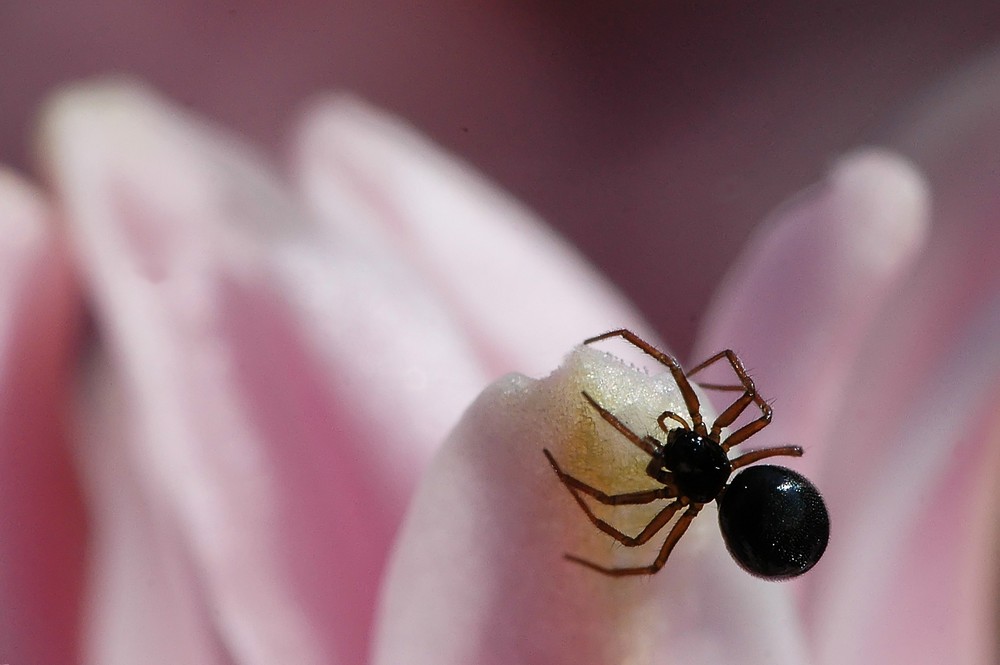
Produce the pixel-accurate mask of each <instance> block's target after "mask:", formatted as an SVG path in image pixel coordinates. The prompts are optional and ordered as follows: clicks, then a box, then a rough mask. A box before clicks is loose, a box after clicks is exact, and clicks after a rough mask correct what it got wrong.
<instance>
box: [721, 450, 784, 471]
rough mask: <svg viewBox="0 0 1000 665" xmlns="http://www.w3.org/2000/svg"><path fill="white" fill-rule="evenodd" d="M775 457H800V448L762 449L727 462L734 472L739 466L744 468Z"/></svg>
mask: <svg viewBox="0 0 1000 665" xmlns="http://www.w3.org/2000/svg"><path fill="white" fill-rule="evenodd" d="M777 455H787V456H788V457H802V446H778V447H777V448H764V449H763V450H751V451H750V452H747V453H743V454H742V455H740V456H739V457H734V458H733V459H731V460H729V464H730V465H731V466H732V467H733V471H735V470H736V469H738V468H740V467H741V466H746V465H747V464H753V463H754V462H756V461H758V460H762V459H765V458H767V457H775V456H777Z"/></svg>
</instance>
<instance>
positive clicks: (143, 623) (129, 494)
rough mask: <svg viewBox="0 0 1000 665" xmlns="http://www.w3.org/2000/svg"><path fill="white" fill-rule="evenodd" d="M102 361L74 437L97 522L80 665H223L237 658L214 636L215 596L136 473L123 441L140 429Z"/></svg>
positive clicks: (91, 376)
mask: <svg viewBox="0 0 1000 665" xmlns="http://www.w3.org/2000/svg"><path fill="white" fill-rule="evenodd" d="M106 360H107V359H106V358H104V357H101V358H99V359H98V360H97V361H96V362H91V363H90V366H89V367H88V368H87V371H86V377H85V381H83V382H82V384H83V385H82V388H83V390H82V391H81V395H80V396H81V400H80V402H81V404H80V407H81V408H80V416H81V417H80V419H79V423H78V425H79V426H78V428H77V432H76V434H77V436H76V438H77V447H78V451H79V455H78V458H79V464H80V466H81V468H82V470H83V473H84V477H85V479H86V485H87V490H88V494H89V496H88V507H89V509H90V511H91V513H92V514H93V515H94V519H93V523H94V526H95V528H94V530H93V533H92V536H91V541H92V546H91V549H92V555H91V558H90V564H89V568H90V571H89V578H90V579H89V582H90V589H89V594H88V596H89V598H88V602H87V608H86V615H85V616H86V623H87V625H86V626H85V627H84V634H85V638H86V639H85V642H86V643H85V644H84V645H83V649H82V651H83V657H82V659H80V660H81V661H82V662H86V663H94V664H95V665H97V664H100V665H126V664H127V663H145V664H147V665H174V664H176V663H200V664H205V665H209V664H213V665H225V664H227V663H230V662H232V661H231V660H229V658H228V656H227V654H226V653H225V650H224V649H223V648H222V645H221V644H220V643H219V641H218V636H217V635H216V634H215V627H214V625H213V618H212V615H211V611H210V607H211V599H210V598H207V597H206V596H205V594H204V588H203V587H202V585H201V580H200V578H199V576H198V575H197V570H196V566H195V563H194V562H193V561H192V559H191V556H190V554H189V551H188V549H187V547H186V546H185V544H184V538H183V534H182V533H181V531H180V529H179V528H178V525H177V522H176V520H175V519H173V516H172V515H170V514H169V513H168V512H167V511H165V510H163V509H162V506H157V505H153V504H154V502H151V501H150V500H149V498H148V496H147V493H146V492H144V491H143V488H142V487H141V486H140V483H139V482H138V479H137V478H136V477H135V474H134V473H133V472H132V468H133V466H134V464H133V461H132V459H131V458H130V450H129V446H128V445H127V440H128V438H129V436H130V434H131V432H132V431H133V430H134V423H132V422H131V420H130V418H129V416H128V411H127V406H128V402H127V400H126V399H125V396H124V395H123V394H121V392H122V391H121V385H120V381H117V380H116V377H115V376H114V375H113V372H112V370H111V368H110V367H109V366H108V363H107V361H106ZM73 662H77V661H76V660H75V659H74V661H73Z"/></svg>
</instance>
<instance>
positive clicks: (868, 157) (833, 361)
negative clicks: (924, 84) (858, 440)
mask: <svg viewBox="0 0 1000 665" xmlns="http://www.w3.org/2000/svg"><path fill="white" fill-rule="evenodd" d="M927 213H928V193H927V189H926V185H925V183H924V182H923V181H922V179H921V178H920V176H919V175H918V174H917V173H916V172H915V171H914V170H913V168H912V167H911V166H910V165H908V164H907V163H906V162H905V161H904V160H902V159H901V158H900V157H898V156H895V155H893V154H892V153H889V152H887V151H879V150H867V151H861V152H857V153H855V154H852V155H850V156H847V157H845V158H843V159H841V160H840V161H839V162H838V163H837V164H836V165H835V167H834V168H833V170H832V172H831V173H830V175H829V177H828V178H827V179H826V180H825V181H824V182H822V183H820V184H819V185H816V186H815V187H813V188H811V189H809V190H807V191H806V192H804V193H802V194H801V195H799V197H797V198H796V199H793V200H792V201H791V202H790V203H788V204H786V205H785V206H784V207H782V208H781V209H779V210H778V211H777V212H776V213H775V215H774V217H773V218H772V219H771V220H769V221H768V222H767V223H766V224H764V225H763V226H762V227H761V228H760V229H759V230H758V232H757V234H756V235H755V236H754V238H753V239H752V240H751V241H750V243H749V244H748V245H747V247H746V249H745V250H744V252H743V254H742V255H741V258H740V259H739V260H738V261H737V263H736V264H735V265H734V266H733V268H732V269H731V270H730V272H729V274H728V276H727V277H726V279H725V281H724V283H723V285H722V287H721V288H720V291H719V293H718V295H717V296H716V298H715V299H714V301H713V303H712V305H711V307H710V308H709V311H708V314H707V315H706V320H705V323H704V325H703V332H702V334H701V335H700V336H699V340H698V344H697V346H696V350H695V354H696V355H695V357H694V358H693V359H692V360H694V361H699V360H701V359H702V358H705V357H708V356H709V355H711V354H713V353H715V352H717V351H719V350H720V349H724V348H731V349H734V350H735V351H736V352H737V353H738V354H739V355H740V357H741V359H742V360H743V362H744V363H745V364H746V365H747V368H748V369H749V370H750V372H751V374H752V376H753V378H754V380H755V382H756V385H757V388H758V389H759V390H760V392H761V394H762V395H763V396H764V397H765V398H766V399H768V400H769V401H771V402H772V404H773V407H774V421H773V422H772V424H771V425H770V426H769V427H768V428H767V429H766V430H764V431H763V432H762V433H761V434H759V435H757V436H756V437H755V438H754V439H753V440H752V442H751V444H764V443H772V442H780V443H797V444H800V445H802V446H803V447H804V448H805V449H806V456H805V458H803V459H802V460H801V461H800V462H795V463H794V464H795V465H797V466H798V467H799V468H800V469H803V470H805V471H806V472H807V473H808V472H811V470H815V469H818V468H820V467H821V466H822V461H823V458H824V457H825V456H826V455H828V454H837V453H836V452H835V451H834V450H831V448H832V446H821V445H818V444H819V443H820V439H821V437H822V436H823V435H824V434H825V433H826V431H827V429H828V428H829V427H830V425H831V423H832V422H833V418H834V414H835V413H836V407H837V405H838V404H839V403H840V400H842V399H843V397H844V394H845V393H846V392H847V391H849V390H850V389H851V386H850V384H849V383H848V382H847V380H846V379H847V377H848V376H849V375H850V372H851V371H852V369H853V368H854V363H855V362H856V360H857V353H858V347H859V346H860V344H861V343H862V341H863V340H864V339H865V335H866V334H867V333H868V332H869V331H870V329H871V326H872V322H873V319H874V318H875V317H876V316H877V315H878V314H879V313H880V312H881V310H882V308H883V307H884V304H885V300H886V299H887V298H889V297H891V296H892V295H893V294H894V293H895V290H896V288H897V287H898V285H899V281H900V279H901V277H902V276H905V275H906V274H907V272H908V270H909V269H910V267H911V265H912V263H913V260H914V258H915V257H916V256H917V253H918V252H919V251H920V249H921V247H922V246H923V242H924V238H925V235H926V229H927V219H926V218H927Z"/></svg>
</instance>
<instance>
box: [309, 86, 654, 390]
mask: <svg viewBox="0 0 1000 665" xmlns="http://www.w3.org/2000/svg"><path fill="white" fill-rule="evenodd" d="M298 154H299V162H300V167H299V171H300V174H301V180H302V182H303V187H304V192H305V197H306V200H307V201H308V202H310V203H311V204H312V206H313V207H314V208H315V209H316V210H317V212H318V214H320V215H321V216H322V217H323V218H324V219H328V220H330V222H331V223H332V224H333V225H334V227H335V229H336V232H337V233H338V234H339V235H340V236H341V237H345V238H350V239H352V240H354V241H355V242H357V243H358V244H361V245H362V246H365V247H371V248H378V251H380V252H381V253H382V254H384V255H386V256H387V257H388V260H390V261H392V262H393V263H396V264H400V265H397V266H394V268H395V269H397V270H409V271H412V273H414V274H416V275H419V278H420V279H421V280H422V281H423V283H424V285H425V288H427V289H428V290H430V291H432V292H435V293H436V294H437V295H438V297H439V298H440V299H441V300H442V301H443V302H444V303H445V304H446V306H447V307H448V310H449V315H450V316H451V317H452V319H453V321H454V325H455V326H456V328H458V329H460V330H462V331H463V333H464V335H465V337H466V338H467V341H466V344H468V345H470V346H471V349H472V350H473V351H474V352H475V354H476V356H477V358H478V359H479V361H480V362H481V363H482V364H483V365H484V366H485V367H486V368H488V372H489V374H490V375H491V378H492V377H493V376H496V375H499V374H503V373H506V372H509V371H512V370H517V371H521V372H525V373H528V374H532V375H537V374H543V373H546V372H549V371H551V369H552V367H554V366H555V365H556V364H557V363H558V361H559V359H560V358H561V357H562V356H563V354H565V353H566V349H569V348H571V347H572V346H574V345H575V344H577V343H579V341H580V339H581V335H586V334H590V333H591V332H600V331H602V330H610V329H612V328H616V327H621V326H622V325H629V326H632V327H636V328H641V325H642V324H641V321H640V317H639V316H638V315H637V314H636V312H635V310H634V309H633V308H631V307H630V306H628V305H627V304H626V303H625V302H624V301H623V299H622V298H621V296H620V295H619V294H618V293H617V292H616V291H615V290H614V289H612V288H611V287H610V286H609V284H608V283H607V281H606V280H605V279H604V278H603V277H601V276H600V275H599V274H598V273H596V272H595V271H594V270H593V268H591V267H590V266H589V265H587V264H586V263H585V262H584V261H583V260H582V259H581V258H580V256H579V255H578V254H577V253H576V252H575V251H574V250H572V249H571V248H569V247H568V246H567V245H566V244H565V242H563V241H562V240H561V239H560V238H558V237H556V236H555V235H554V234H553V233H552V231H551V230H550V229H549V228H548V227H546V226H544V225H542V224H541V223H540V222H539V220H538V219H537V218H536V217H534V215H532V214H531V213H530V212H529V211H527V210H526V209H524V207H523V206H521V205H520V204H519V203H517V201H515V200H513V199H512V198H511V197H510V196H509V195H507V194H505V193H503V192H501V191H499V190H497V189H496V188H494V187H493V186H492V185H490V184H489V183H487V182H486V181H485V180H484V179H483V178H482V177H480V176H479V175H477V174H476V173H475V172H473V171H472V170H470V169H469V168H468V167H466V166H465V165H464V164H461V163H459V162H457V161H456V160H455V159H454V158H452V157H451V156H449V155H447V154H445V153H444V152H443V151H441V150H440V149H439V148H437V147H435V146H434V145H432V144H430V143H429V142H428V141H427V140H426V139H425V138H423V137H422V136H421V135H420V134H418V133H417V132H415V131H413V130H412V129H410V128H409V127H407V126H406V125H404V124H402V123H400V122H399V121H397V120H395V119H393V118H391V117H390V116H388V115H387V114H385V113H382V112H379V111H377V110H376V109H373V108H370V107H368V106H367V105H365V104H363V103H361V102H359V101H358V100H355V99H352V98H349V97H334V98H330V99H328V100H324V101H322V102H320V103H317V104H315V105H314V107H313V109H312V110H311V112H310V113H309V114H308V116H307V118H306V121H305V123H304V128H303V130H302V133H301V137H300V139H299V151H298ZM609 232H610V229H609ZM397 332H398V333H399V334H402V335H406V334H407V331H405V330H399V331H397ZM640 332H645V331H644V330H640Z"/></svg>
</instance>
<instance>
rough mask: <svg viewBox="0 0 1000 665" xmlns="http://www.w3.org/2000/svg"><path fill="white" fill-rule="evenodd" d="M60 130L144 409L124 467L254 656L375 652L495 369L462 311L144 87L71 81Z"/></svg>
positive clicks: (111, 316) (127, 386)
mask: <svg viewBox="0 0 1000 665" xmlns="http://www.w3.org/2000/svg"><path fill="white" fill-rule="evenodd" d="M46 130H47V132H46V138H47V143H46V146H45V147H46V152H45V159H46V161H47V164H48V166H49V170H50V171H51V173H52V176H53V181H54V183H55V185H56V187H57V190H58V191H59V193H60V194H61V196H62V198H63V199H64V201H65V205H66V208H67V213H68V217H69V220H70V222H71V223H72V226H73V231H74V235H75V238H76V241H77V244H78V245H79V247H80V255H81V261H82V263H83V264H84V266H85V267H86V270H87V274H88V277H89V279H90V282H91V285H92V289H93V292H94V294H95V299H96V306H97V312H98V318H99V321H100V324H101V327H102V329H103V331H104V332H105V333H106V335H107V340H108V343H109V350H110V352H111V353H112V354H113V360H114V362H115V364H116V366H117V367H118V369H119V374H118V375H117V376H116V379H117V380H120V381H122V382H123V385H124V390H125V392H126V394H127V395H128V399H129V410H130V411H131V412H132V414H133V416H134V433H133V434H132V436H130V437H129V438H128V440H127V441H126V442H125V443H126V445H128V446H129V448H130V450H129V455H128V458H129V459H130V461H131V464H132V467H130V468H129V469H128V470H127V471H125V472H128V473H133V474H135V475H136V477H137V483H138V487H139V489H140V490H141V492H142V493H143V495H144V497H145V501H146V505H147V510H148V512H149V513H150V515H149V517H150V519H154V518H155V519H163V520H165V523H164V524H163V525H162V526H160V527H158V528H159V530H160V532H165V533H176V534H177V536H178V537H179V538H181V539H182V540H181V547H182V550H181V553H183V552H186V553H187V558H188V559H189V561H190V564H189V565H190V566H191V567H192V571H191V574H192V575H193V576H195V577H196V578H197V579H198V580H199V582H200V584H201V586H202V588H203V593H204V594H205V599H204V602H205V603H206V605H207V606H208V614H209V616H211V617H212V618H213V620H214V621H215V626H214V631H215V633H216V635H217V639H218V640H219V642H220V644H222V646H223V648H224V650H226V651H227V652H228V653H230V654H231V655H232V657H233V658H234V659H235V660H237V661H238V662H241V663H265V662H267V663H272V662H277V661H282V662H299V663H310V662H330V661H331V660H336V661H337V662H343V663H357V662H362V661H363V660H364V658H365V655H366V653H367V649H368V632H369V630H370V628H369V626H370V622H371V614H372V610H373V606H374V598H375V593H376V590H377V587H378V580H379V579H380V577H381V571H382V565H383V561H384V559H385V557H386V555H387V552H388V548H389V542H390V540H391V538H392V536H393V535H394V533H395V530H396V526H397V524H398V522H399V520H400V519H401V515H402V512H403V509H404V507H405V505H406V502H407V500H408V499H409V495H410V491H411V487H412V484H413V482H414V481H415V478H416V475H417V473H418V472H419V471H420V469H421V468H422V466H423V464H424V461H425V459H426V457H427V455H428V454H429V452H430V451H431V450H432V449H433V448H434V447H436V446H437V444H438V442H439V441H440V439H441V438H442V437H443V435H444V432H445V431H446V429H447V427H448V426H449V425H450V424H451V423H452V422H453V421H454V419H455V418H456V417H457V415H458V413H460V410H461V408H463V407H464V405H465V404H466V403H467V402H468V400H469V399H471V397H472V396H473V395H474V394H475V391H476V390H477V389H478V387H479V386H481V385H483V384H484V382H485V377H484V375H483V373H482V372H481V370H480V369H479V366H478V363H477V362H476V361H475V360H474V359H473V357H472V355H471V354H470V353H469V352H468V350H467V347H466V345H464V343H463V335H462V333H461V331H459V330H457V329H456V328H455V327H454V322H453V321H452V320H451V319H450V317H449V316H447V312H446V309H445V308H444V306H443V305H442V304H441V303H440V302H439V301H438V300H437V299H436V297H435V296H434V294H432V293H428V292H427V291H426V289H425V288H424V287H423V285H422V284H419V283H414V282H413V281H412V280H411V279H410V278H409V274H408V273H406V272H398V271H393V270H391V266H387V265H385V264H380V263H378V262H376V261H369V260H368V259H369V256H367V255H365V254H362V253H358V252H356V251H355V247H353V246H342V245H338V244H336V241H335V240H334V239H331V238H330V237H329V236H328V234H326V233H325V232H324V230H323V229H322V228H319V227H317V226H315V225H314V224H313V223H312V221H311V220H310V218H309V217H308V216H307V215H305V214H304V213H303V212H302V211H301V210H299V209H297V208H296V207H295V205H294V204H293V203H292V202H291V201H290V200H289V198H288V197H287V196H286V195H285V194H284V193H283V192H282V189H281V187H280V185H278V184H277V183H276V179H275V178H274V177H273V175H271V174H270V173H268V172H267V170H266V169H264V168H263V167H262V166H261V164H260V161H259V160H258V159H257V158H256V156H255V155H253V154H252V153H251V152H250V151H248V150H247V149H245V148H244V147H243V146H241V145H239V144H238V143H236V142H235V141H234V140H232V139H231V138H230V137H227V136H224V135H221V134H220V133H218V132H217V131H216V130H212V129H210V128H207V127H204V126H201V125H200V124H199V123H198V122H197V121H194V120H192V119H190V118H187V117H184V116H183V115H182V114H180V113H179V112H178V111H177V110H175V109H172V108H169V107H167V106H165V105H164V104H163V103H162V102H160V101H159V100H157V99H156V98H155V97H153V96H152V95H150V94H148V93H146V92H145V91H142V90H140V89H136V88H132V87H128V86H123V85H117V86H116V85H105V86H97V87H92V88H89V89H88V88H82V89H78V90H75V91H71V92H69V93H65V94H64V95H63V96H62V97H61V98H59V99H57V101H56V102H55V104H54V105H53V107H52V110H51V111H50V113H49V117H48V121H47V124H46ZM348 360H349V361H348ZM180 565H182V566H183V565H187V564H184V562H182V563H181V564H180ZM118 611H121V612H127V611H129V608H128V607H127V606H125V605H122V606H121V607H119V608H118ZM176 625H183V624H182V623H180V622H178V623H176ZM196 638H197V636H195V638H192V639H193V641H194V640H196Z"/></svg>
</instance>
